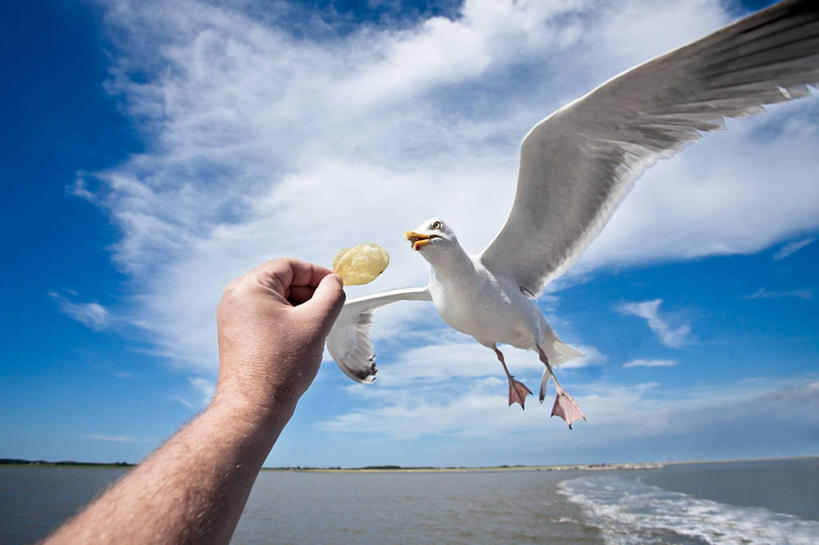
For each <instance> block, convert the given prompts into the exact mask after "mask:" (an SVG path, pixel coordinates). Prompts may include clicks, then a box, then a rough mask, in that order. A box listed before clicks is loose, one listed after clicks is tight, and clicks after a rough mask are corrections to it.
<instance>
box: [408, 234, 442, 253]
mask: <svg viewBox="0 0 819 545" xmlns="http://www.w3.org/2000/svg"><path fill="white" fill-rule="evenodd" d="M404 238H406V239H407V240H409V241H410V243H411V244H412V249H413V250H415V251H418V250H420V249H421V248H423V247H424V246H426V245H427V244H429V243H430V242H431V241H432V239H434V238H441V237H440V236H438V235H423V234H421V233H416V232H415V231H407V232H406V233H404Z"/></svg>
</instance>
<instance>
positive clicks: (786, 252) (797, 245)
mask: <svg viewBox="0 0 819 545" xmlns="http://www.w3.org/2000/svg"><path fill="white" fill-rule="evenodd" d="M814 240H816V238H815V237H808V238H803V239H801V240H795V241H793V242H788V243H787V244H785V245H784V246H782V247H781V248H780V249H778V250H777V251H776V253H775V254H774V255H773V258H774V260H776V261H779V260H781V259H785V258H786V257H788V256H791V255H793V254H795V253H796V252H798V251H799V250H801V249H802V248H804V247H805V246H807V245H808V244H810V243H811V242H813V241H814Z"/></svg>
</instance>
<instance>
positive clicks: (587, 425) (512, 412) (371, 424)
mask: <svg viewBox="0 0 819 545" xmlns="http://www.w3.org/2000/svg"><path fill="white" fill-rule="evenodd" d="M367 388H368V389H373V390H375V391H376V392H377V393H375V394H373V399H377V400H378V403H376V404H373V405H372V406H371V407H368V408H367V409H359V410H351V411H349V412H347V413H345V414H341V415H338V416H334V417H333V418H331V419H329V420H326V421H325V422H323V423H321V424H320V427H321V429H323V430H325V431H331V432H346V433H359V434H377V435H384V436H387V437H391V438H393V439H396V440H398V439H416V438H419V437H425V436H436V435H446V436H449V437H460V438H464V439H465V438H477V439H491V441H489V442H488V443H487V444H485V445H482V446H481V447H480V448H481V449H482V451H486V450H492V445H505V448H508V444H509V441H513V440H514V442H515V444H528V445H544V444H545V445H549V447H548V448H549V451H550V452H551V454H550V455H551V456H554V455H555V454H556V453H557V452H559V451H560V450H562V449H566V450H569V451H574V453H575V456H576V455H577V454H578V453H580V452H582V451H583V449H591V448H599V447H606V449H609V448H610V447H611V444H612V441H614V442H615V443H616V444H623V443H624V442H626V441H630V440H636V439H639V438H648V437H653V438H657V437H663V436H673V437H680V436H687V435H689V436H696V435H697V434H703V433H710V432H711V431H712V430H713V429H714V426H727V427H732V428H733V427H736V428H737V429H740V428H741V429H745V428H750V429H755V427H757V428H756V429H758V426H760V425H761V423H762V422H764V423H765V426H766V427H768V428H773V427H775V426H781V425H786V423H787V422H789V421H791V420H792V419H795V418H798V419H800V421H801V422H802V423H803V424H804V425H806V426H808V427H809V428H811V429H814V430H815V429H816V426H819V416H817V415H819V411H818V410H817V409H819V382H817V381H815V380H810V379H808V380H801V379H800V380H787V381H772V380H766V381H753V382H749V381H738V382H737V383H735V384H725V385H718V386H711V387H707V388H690V387H686V388H683V389H677V390H669V389H667V388H663V387H662V386H661V385H660V384H657V383H646V384H638V385H633V386H623V385H617V384H608V383H596V384H591V385H586V386H575V387H573V388H571V390H572V391H571V392H570V393H572V395H573V397H574V398H575V400H576V401H577V402H578V403H579V405H580V406H581V407H582V408H583V410H584V412H585V414H586V416H587V417H588V422H584V423H580V424H577V425H576V426H575V430H574V431H572V432H568V431H567V430H566V428H565V425H562V422H560V423H558V422H557V420H556V419H553V420H554V421H549V419H548V415H549V412H550V409H551V400H547V402H546V403H545V404H544V405H543V406H540V405H538V404H537V402H536V401H531V402H530V403H527V407H526V410H525V411H523V412H521V411H520V409H519V407H517V406H514V407H511V408H510V407H507V406H506V402H507V399H506V391H505V381H504V380H502V379H500V378H491V379H483V380H480V381H473V382H470V383H467V384H461V385H460V387H459V388H458V389H446V390H444V389H438V388H433V390H434V391H433V392H430V391H428V390H423V389H420V388H419V389H416V390H413V391H411V392H408V393H407V392H403V393H402V392H401V391H399V390H395V389H388V388H383V389H379V387H378V385H377V384H374V385H368V386H367ZM530 400H531V398H530ZM567 434H571V435H567ZM604 450H605V449H604ZM504 459H508V452H507V454H506V456H505V458H504Z"/></svg>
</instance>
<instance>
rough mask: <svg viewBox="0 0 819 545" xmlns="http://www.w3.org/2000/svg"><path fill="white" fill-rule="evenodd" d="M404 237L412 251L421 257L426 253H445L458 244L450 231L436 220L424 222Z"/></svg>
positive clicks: (431, 219)
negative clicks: (418, 253)
mask: <svg viewBox="0 0 819 545" xmlns="http://www.w3.org/2000/svg"><path fill="white" fill-rule="evenodd" d="M404 237H405V238H406V239H407V240H408V241H409V242H410V244H411V245H412V249H413V250H415V251H417V252H421V254H422V255H424V254H426V253H428V252H438V251H440V250H444V251H445V250H446V249H447V248H449V247H451V246H452V245H453V244H455V245H457V244H458V239H457V238H455V233H454V232H452V229H450V228H449V226H448V225H447V224H445V223H444V222H443V221H441V220H439V219H438V218H430V219H428V220H426V221H425V222H424V223H422V224H421V225H419V226H418V227H416V228H415V230H413V231H407V232H406V233H404Z"/></svg>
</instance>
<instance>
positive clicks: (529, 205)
mask: <svg viewBox="0 0 819 545" xmlns="http://www.w3.org/2000/svg"><path fill="white" fill-rule="evenodd" d="M816 82H819V2H817V1H816V0H795V1H789V0H786V1H785V2H782V3H780V4H777V5H774V6H772V7H770V8H768V9H765V10H763V11H760V12H759V13H756V14H754V15H752V16H750V17H747V18H745V19H743V20H740V21H738V22H736V23H734V24H732V25H730V26H728V27H725V28H723V29H722V30H719V31H717V32H715V33H713V34H711V35H709V36H707V37H705V38H703V39H701V40H698V41H696V42H694V43H692V44H689V45H687V46H685V47H682V48H680V49H677V50H675V51H672V52H670V53H668V54H666V55H663V56H661V57H657V58H655V59H653V60H651V61H648V62H646V63H644V64H642V65H639V66H637V67H635V68H633V69H631V70H629V71H627V72H624V73H622V74H620V75H619V76H617V77H615V78H613V79H611V80H609V81H608V82H606V83H604V84H603V85H601V86H600V87H598V88H597V89H595V90H594V91H592V92H591V93H589V94H587V95H586V96H584V97H582V98H580V99H578V100H576V101H574V102H572V103H571V104H568V105H567V106H565V107H563V108H561V109H560V110H558V111H557V112H555V113H554V114H552V115H551V116H549V117H547V118H546V119H544V120H543V121H541V122H540V123H538V124H537V125H535V127H534V128H533V129H532V130H531V131H530V132H529V134H527V135H526V137H525V138H524V139H523V143H522V144H521V158H520V172H519V175H518V186H517V193H516V194H515V202H514V205H513V206H512V211H511V212H510V214H509V218H508V219H507V220H506V224H505V225H504V227H503V229H502V230H501V231H500V233H498V235H497V236H496V237H495V239H494V240H493V241H492V242H491V243H490V245H489V246H488V247H487V248H486V249H485V250H484V252H483V254H482V256H481V259H482V261H483V263H484V265H485V266H486V267H487V268H489V269H490V270H492V271H493V272H495V273H499V274H502V275H504V276H506V277H508V278H511V279H514V280H515V281H517V282H518V284H519V285H520V287H521V288H522V289H523V290H524V291H526V292H528V293H530V294H532V295H536V294H538V293H539V292H540V291H541V290H542V289H543V287H544V286H545V285H546V284H547V283H548V282H549V281H550V280H551V279H553V278H555V277H557V276H559V275H560V274H561V273H562V272H563V271H564V270H565V269H566V268H567V267H568V266H569V265H571V263H572V262H573V261H574V259H576V258H577V257H578V256H579V255H580V254H581V253H582V251H583V250H584V249H585V248H586V246H588V244H589V243H590V242H591V241H592V239H593V238H594V237H595V236H596V235H597V233H599V231H600V230H601V229H602V228H603V226H604V225H605V224H606V222H607V221H608V219H609V217H610V216H611V214H612V213H613V212H614V210H615V209H616V207H617V205H619V204H620V201H621V200H622V198H623V197H624V196H625V194H626V193H627V192H628V191H629V189H631V186H632V184H633V182H634V180H635V179H636V178H637V177H639V176H640V174H642V172H643V170H645V169H646V168H647V167H649V166H651V165H653V164H654V163H655V162H656V161H657V160H658V159H660V158H663V157H670V156H671V155H673V154H674V153H675V152H677V151H678V150H679V149H681V148H682V147H683V145H685V144H686V143H689V142H691V141H694V140H696V139H698V138H699V137H700V135H701V133H702V132H705V131H711V130H715V129H720V128H722V127H723V123H724V119H723V118H725V117H742V116H746V115H750V114H755V113H758V112H761V111H763V108H762V105H763V104H771V103H774V102H782V101H785V100H790V99H793V98H800V97H804V96H807V95H809V94H811V93H810V89H809V88H808V87H807V85H813V86H816Z"/></svg>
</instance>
